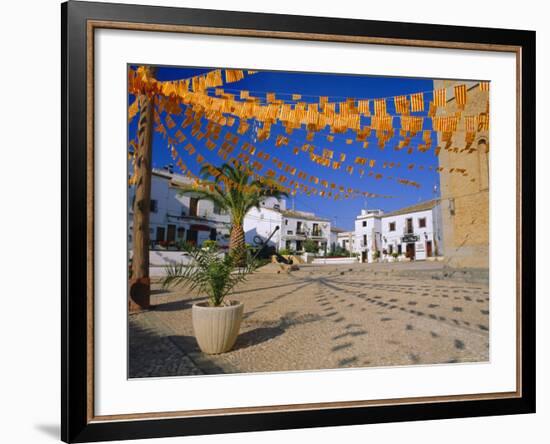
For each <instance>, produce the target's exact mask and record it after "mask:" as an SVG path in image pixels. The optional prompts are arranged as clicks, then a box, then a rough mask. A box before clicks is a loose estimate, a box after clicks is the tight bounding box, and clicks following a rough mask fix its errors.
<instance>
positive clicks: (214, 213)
mask: <svg viewBox="0 0 550 444" xmlns="http://www.w3.org/2000/svg"><path fill="white" fill-rule="evenodd" d="M190 183H191V181H190V179H189V178H187V177H185V176H182V175H179V174H174V173H171V172H170V171H169V170H167V169H162V170H158V169H155V170H153V173H152V182H151V211H150V222H149V230H150V233H149V237H150V241H151V247H152V248H155V247H158V246H163V247H170V246H174V247H176V246H177V244H179V243H182V242H188V243H191V244H194V245H197V246H200V245H202V243H203V242H204V241H205V240H209V239H210V240H216V241H217V242H218V245H220V247H222V248H225V247H228V245H229V234H230V229H231V218H230V216H229V214H227V213H225V212H223V211H220V210H219V209H217V208H215V206H214V204H213V203H212V202H211V201H209V200H201V199H196V198H193V197H192V196H190V195H181V194H180V189H181V186H182V185H188V184H190ZM134 196H135V189H134V187H130V188H129V192H128V224H129V230H128V242H129V248H130V249H131V243H132V222H133V202H134ZM277 226H278V227H279V230H277V231H276V232H275V234H274V235H273V237H272V238H271V240H270V241H269V245H272V246H274V247H275V248H277V250H280V249H283V248H287V249H290V250H294V251H303V250H304V242H305V240H306V239H311V240H313V241H314V242H316V243H317V244H318V247H319V251H320V252H323V251H324V249H325V247H327V248H329V247H330V245H329V241H330V222H329V221H328V220H325V219H322V218H318V217H316V216H315V214H313V213H307V212H302V211H288V210H286V201H285V200H284V199H276V198H274V197H268V198H266V199H265V200H264V201H263V202H262V203H261V206H260V209H257V208H253V209H251V210H250V211H249V212H248V213H247V215H246V216H245V219H244V226H243V228H244V231H245V241H246V243H248V244H250V245H252V246H256V245H259V244H261V243H263V242H264V241H265V240H267V239H268V238H269V236H270V235H271V234H272V233H273V231H274V230H275V227H277Z"/></svg>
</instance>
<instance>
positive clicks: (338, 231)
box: [330, 227, 346, 233]
mask: <svg viewBox="0 0 550 444" xmlns="http://www.w3.org/2000/svg"><path fill="white" fill-rule="evenodd" d="M330 231H332V232H333V233H344V232H345V231H346V230H344V229H343V228H338V227H330Z"/></svg>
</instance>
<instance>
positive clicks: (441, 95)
mask: <svg viewBox="0 0 550 444" xmlns="http://www.w3.org/2000/svg"><path fill="white" fill-rule="evenodd" d="M446 103H447V90H446V89H445V88H441V89H436V90H434V105H435V106H436V107H443V106H445V105H446Z"/></svg>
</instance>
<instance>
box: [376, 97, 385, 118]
mask: <svg viewBox="0 0 550 444" xmlns="http://www.w3.org/2000/svg"><path fill="white" fill-rule="evenodd" d="M386 114H388V111H387V109H386V99H374V115H375V116H385V115H386Z"/></svg>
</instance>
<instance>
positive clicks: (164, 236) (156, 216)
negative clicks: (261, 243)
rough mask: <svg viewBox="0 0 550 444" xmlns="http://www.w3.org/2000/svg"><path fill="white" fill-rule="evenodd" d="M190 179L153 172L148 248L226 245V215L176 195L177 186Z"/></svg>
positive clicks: (130, 206) (130, 216) (130, 194)
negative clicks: (206, 243)
mask: <svg viewBox="0 0 550 444" xmlns="http://www.w3.org/2000/svg"><path fill="white" fill-rule="evenodd" d="M189 183H191V182H190V180H189V179H188V178H187V177H185V176H181V175H178V174H174V173H170V172H169V171H167V170H156V169H155V170H153V173H152V177H151V207H150V213H149V214H150V215H149V218H150V219H149V238H150V242H151V247H156V246H159V245H164V246H170V245H175V244H177V243H179V242H189V243H191V244H194V245H201V244H202V243H203V242H204V241H205V240H209V239H210V240H216V241H217V242H218V244H219V245H220V246H221V247H224V246H227V245H228V243H229V230H230V218H229V215H227V214H224V213H223V212H221V211H219V210H217V209H216V208H215V207H214V204H213V203H212V202H210V201H208V200H199V199H196V198H193V197H190V196H183V195H180V187H181V185H188V184H189ZM134 196H135V189H134V187H130V189H129V191H128V225H129V229H128V242H129V245H130V248H131V242H132V220H133V202H134Z"/></svg>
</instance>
